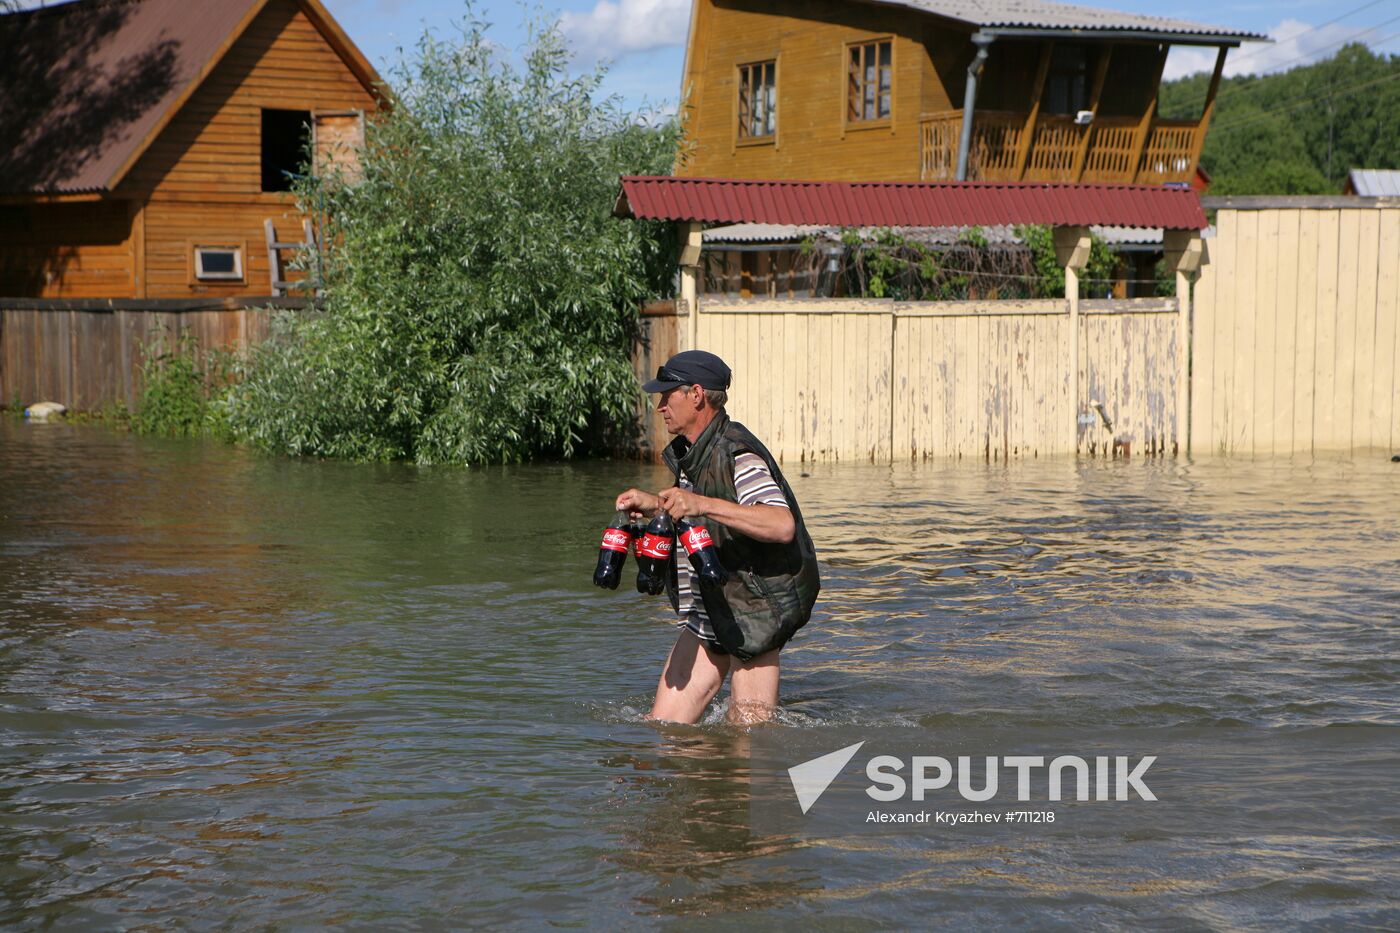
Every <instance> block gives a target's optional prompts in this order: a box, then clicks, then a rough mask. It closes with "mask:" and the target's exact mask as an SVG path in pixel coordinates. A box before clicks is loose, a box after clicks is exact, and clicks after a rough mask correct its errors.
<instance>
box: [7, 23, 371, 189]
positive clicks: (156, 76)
mask: <svg viewBox="0 0 1400 933" xmlns="http://www.w3.org/2000/svg"><path fill="white" fill-rule="evenodd" d="M267 2H268V0H76V2H73V3H65V4H62V5H59V6H51V7H47V8H44V9H38V10H30V11H26V12H20V13H9V14H5V15H3V16H0V193H8V194H39V193H59V194H65V193H82V192H103V191H108V190H110V189H111V188H112V187H113V186H114V185H115V184H116V183H117V181H119V180H120V176H121V175H122V174H123V173H124V172H125V170H126V169H127V168H128V167H129V166H130V165H131V163H132V161H133V160H134V158H135V157H136V156H137V155H139V154H140V152H141V151H142V150H143V149H144V147H145V145H147V144H148V143H149V142H150V140H151V138H152V134H153V133H154V132H155V131H157V130H159V129H160V128H161V127H162V126H163V125H164V123H165V121H166V120H168V119H169V117H170V116H171V114H172V110H173V108H177V107H178V106H179V105H180V104H181V103H182V102H183V101H184V100H185V98H186V97H187V96H188V94H189V93H190V92H191V91H193V90H194V88H195V87H196V86H197V85H198V84H199V82H200V81H201V80H202V79H203V77H204V75H206V74H208V72H209V71H210V69H212V68H213V67H214V65H215V64H217V63H218V60H219V59H220V58H221V57H222V55H223V52H224V51H226V50H227V49H228V47H229V46H230V45H231V44H232V43H233V41H235V40H236V39H237V38H238V36H239V35H241V34H242V31H243V29H244V28H245V27H246V26H247V24H248V23H250V22H251V21H252V19H253V18H254V17H255V16H256V15H257V13H258V12H259V11H260V10H262V8H263V7H264V6H265V5H266V4H267ZM297 5H298V6H299V7H301V8H302V9H303V12H305V13H306V14H307V15H308V16H309V17H310V18H311V20H312V22H314V23H316V25H317V26H318V28H320V29H321V30H322V32H323V33H324V34H326V36H327V39H328V40H329V41H330V42H331V44H332V45H333V46H334V47H336V48H337V49H338V50H339V51H340V52H341V55H342V57H344V58H345V59H346V61H347V64H348V65H349V66H350V68H351V70H352V71H353V72H355V73H356V75H357V76H359V77H360V80H361V81H362V82H364V83H365V84H366V86H367V87H368V86H370V85H372V84H375V83H377V82H378V76H377V75H375V74H374V69H373V68H371V67H370V65H369V63H368V61H366V60H365V59H364V57H363V56H362V55H361V54H360V52H359V50H357V49H355V48H354V46H353V45H351V44H350V43H349V40H348V39H347V38H346V37H345V36H344V33H342V32H341V31H340V28H339V26H337V25H336V24H335V22H334V20H332V19H331V18H330V15H329V14H328V13H326V11H325V9H324V7H323V6H322V5H321V4H320V3H319V2H318V0H297Z"/></svg>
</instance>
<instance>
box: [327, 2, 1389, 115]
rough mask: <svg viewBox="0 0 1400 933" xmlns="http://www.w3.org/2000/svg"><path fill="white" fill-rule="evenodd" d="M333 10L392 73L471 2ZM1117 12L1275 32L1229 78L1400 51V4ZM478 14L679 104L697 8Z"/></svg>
mask: <svg viewBox="0 0 1400 933" xmlns="http://www.w3.org/2000/svg"><path fill="white" fill-rule="evenodd" d="M323 2H325V3H326V5H327V7H329V9H330V10H331V12H332V13H333V14H334V15H335V17H336V18H337V19H338V20H339V21H340V23H341V25H342V26H343V27H344V28H345V30H346V31H347V32H348V33H349V34H350V37H351V38H352V39H354V41H355V42H356V43H357V44H358V45H359V46H360V48H362V49H363V50H364V51H365V54H367V55H368V56H369V57H370V59H371V60H372V61H373V62H374V63H375V65H376V66H378V67H380V68H381V70H387V69H386V68H385V67H384V66H385V65H386V63H387V62H389V61H391V60H392V59H393V58H394V56H395V50H396V49H397V48H398V47H399V46H411V45H412V43H413V42H414V40H416V39H417V38H418V36H419V35H421V34H422V32H423V30H424V29H425V28H430V29H434V30H437V31H439V32H441V33H442V34H444V35H447V34H450V32H451V30H452V24H453V23H454V22H457V21H460V20H461V19H462V18H463V16H464V15H465V11H466V9H467V7H466V4H465V3H464V2H463V0H323ZM1081 5H1088V4H1081ZM1099 5H1100V6H1103V5H1106V4H1099ZM1107 5H1108V6H1111V8H1113V9H1118V10H1126V11H1131V12H1135V13H1146V14H1154V15H1158V16H1170V17H1172V18H1175V19H1190V20H1195V21H1197V22H1202V23H1209V24H1211V25H1220V26H1230V27H1236V28H1240V29H1244V30H1247V31H1251V32H1261V33H1266V34H1268V35H1271V36H1274V37H1275V38H1276V39H1277V40H1278V41H1277V42H1275V43H1274V44H1272V45H1267V46H1262V47H1261V46H1258V45H1245V46H1243V47H1241V48H1240V49H1238V50H1235V51H1233V52H1231V53H1230V56H1231V61H1230V64H1228V65H1227V74H1228V73H1236V74H1237V73H1240V72H1261V71H1262V72H1267V71H1275V70H1279V69H1281V68H1288V67H1296V66H1297V65H1299V64H1306V63H1307V62H1310V61H1316V60H1319V59H1322V58H1326V57H1327V56H1328V55H1330V54H1331V53H1332V52H1333V51H1335V50H1336V49H1337V48H1339V47H1340V46H1341V45H1342V44H1343V43H1344V42H1346V41H1347V40H1350V39H1359V40H1360V41H1362V42H1367V43H1368V44H1370V45H1371V46H1372V47H1373V48H1374V49H1376V50H1377V51H1385V52H1391V53H1395V52H1397V51H1400V0H1373V2H1368V0H1340V2H1330V3H1329V2H1315V0H1272V2H1267V0H1243V2H1238V3H1232V2H1217V3H1210V2H1204V0H1186V2H1182V3H1177V4H1171V5H1169V4H1165V3H1161V2H1149V0H1115V2H1114V3H1112V4H1107ZM475 9H476V12H477V15H478V16H479V17H480V18H482V19H484V20H486V21H488V22H490V23H492V24H493V28H492V30H491V36H492V38H493V39H494V40H495V41H496V42H498V43H500V44H501V45H503V46H506V47H508V48H515V47H518V46H520V45H521V44H522V43H523V42H524V41H525V38H526V28H525V24H526V23H527V22H528V21H529V20H530V19H531V17H532V16H536V15H539V16H543V17H545V18H556V17H557V18H559V19H560V20H561V23H562V25H563V27H564V31H565V34H566V35H567V36H568V38H569V40H570V44H571V46H572V47H573V48H574V50H575V54H576V57H577V60H578V62H579V63H580V64H581V65H582V64H584V63H588V64H591V63H592V62H594V61H596V60H597V59H599V58H607V59H610V60H611V62H612V65H611V68H610V71H609V75H608V79H607V83H606V89H607V90H608V91H609V92H611V93H615V94H617V95H619V96H620V97H621V98H622V99H623V100H624V101H625V102H626V103H627V104H628V105H629V106H631V107H633V108H642V107H656V108H658V109H668V108H669V107H673V106H674V104H675V101H676V99H677V97H678V96H679V88H680V78H681V75H680V72H681V64H682V59H683V57H684V52H685V49H684V45H685V33H686V28H687V26H688V23H689V9H690V0H555V2H550V3H539V4H523V3H517V2H514V0H478V2H477V3H476V4H475ZM1334 20H1335V22H1332V21H1334ZM1213 61H1214V51H1213V50H1200V49H1187V48H1178V49H1174V50H1173V52H1172V57H1171V59H1170V60H1169V61H1168V64H1167V76H1168V77H1178V76H1180V75H1182V74H1188V73H1190V72H1192V71H1197V70H1201V69H1205V68H1208V67H1209V66H1210V65H1211V64H1213Z"/></svg>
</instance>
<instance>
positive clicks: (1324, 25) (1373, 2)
mask: <svg viewBox="0 0 1400 933" xmlns="http://www.w3.org/2000/svg"><path fill="white" fill-rule="evenodd" d="M1383 2H1385V0H1371V2H1370V3H1363V4H1361V6H1359V7H1357V8H1356V9H1354V10H1348V11H1347V12H1345V13H1343V14H1342V15H1341V16H1334V17H1333V18H1332V19H1329V20H1328V21H1327V22H1325V23H1318V24H1317V25H1316V26H1309V27H1308V28H1307V29H1304V30H1303V31H1302V32H1300V33H1298V34H1297V35H1296V36H1289V37H1288V41H1289V42H1297V41H1298V40H1299V39H1301V38H1302V37H1303V36H1306V35H1307V34H1308V33H1310V32H1317V31H1318V30H1319V29H1326V28H1327V27H1328V26H1331V25H1332V24H1333V23H1339V22H1341V21H1342V20H1344V19H1346V18H1347V17H1348V16H1351V15H1352V14H1354V13H1360V12H1361V11H1362V10H1369V9H1370V8H1371V7H1373V6H1375V5H1376V4H1378V3H1383ZM1268 50H1269V47H1268V46H1267V45H1261V46H1259V48H1257V49H1254V50H1252V51H1249V52H1245V53H1244V54H1243V55H1238V56H1236V57H1235V64H1237V65H1238V64H1239V63H1240V62H1242V61H1244V60H1245V59H1246V58H1253V57H1254V56H1256V55H1258V54H1260V53H1261V52H1267V51H1268Z"/></svg>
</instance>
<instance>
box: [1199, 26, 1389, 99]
mask: <svg viewBox="0 0 1400 933" xmlns="http://www.w3.org/2000/svg"><path fill="white" fill-rule="evenodd" d="M1379 2H1381V0H1374V2H1372V3H1368V4H1366V5H1365V6H1361V7H1357V8H1356V9H1355V10H1352V11H1351V13H1343V14H1342V15H1341V16H1338V17H1336V18H1335V19H1331V20H1328V21H1327V22H1325V23H1323V24H1322V25H1320V26H1314V27H1312V28H1311V29H1306V30H1304V31H1303V32H1300V33H1298V35H1296V36H1290V37H1289V39H1288V41H1290V42H1296V41H1297V40H1298V39H1299V38H1301V37H1303V36H1305V35H1307V34H1308V33H1310V32H1315V31H1317V30H1318V29H1321V28H1322V27H1323V26H1330V25H1332V24H1333V23H1335V22H1337V21H1338V20H1341V19H1345V18H1346V17H1348V16H1350V15H1352V13H1359V12H1361V11H1362V10H1364V9H1366V8H1367V7H1372V6H1375V5H1376V3H1379ZM1397 20H1400V16H1395V17H1392V18H1391V19H1388V20H1386V21H1385V22H1383V23H1376V24H1375V25H1374V26H1369V27H1367V28H1366V29H1363V30H1361V31H1360V32H1354V33H1352V34H1351V35H1349V36H1344V37H1343V38H1341V39H1338V40H1336V41H1334V42H1329V43H1327V44H1325V45H1321V46H1318V47H1317V48H1315V49H1313V50H1312V51H1310V52H1305V53H1303V54H1302V55H1298V56H1295V57H1294V58H1290V59H1288V60H1287V61H1285V62H1282V63H1281V64H1279V65H1277V66H1275V67H1274V68H1273V71H1274V72H1278V71H1283V70H1285V69H1286V68H1287V66H1289V65H1292V64H1294V63H1296V62H1301V61H1303V60H1305V59H1309V58H1313V57H1314V56H1316V55H1318V53H1320V52H1324V51H1326V50H1328V49H1330V48H1332V47H1333V46H1338V45H1344V44H1346V43H1348V42H1355V41H1356V40H1357V39H1360V38H1361V37H1362V36H1364V35H1366V34H1368V33H1372V32H1375V31H1376V30H1377V29H1380V28H1381V27H1382V26H1389V25H1390V24H1391V23H1393V22H1395V21H1397ZM1393 38H1395V36H1394V35H1391V36H1387V37H1386V38H1384V39H1381V40H1379V41H1377V42H1374V43H1370V44H1372V45H1374V46H1380V45H1383V44H1384V43H1386V42H1388V41H1389V40H1390V39H1393ZM1266 51H1268V47H1267V46H1266V47H1263V48H1259V49H1255V50H1254V51H1252V52H1249V53H1247V54H1245V55H1241V56H1239V57H1238V58H1236V59H1235V62H1236V64H1238V63H1239V62H1240V61H1242V60H1243V59H1246V58H1250V57H1252V56H1254V55H1258V54H1259V53H1261V52H1266ZM1258 87H1259V85H1257V84H1256V85H1252V86H1250V87H1245V88H1240V89H1239V90H1237V91H1235V92H1234V93H1231V92H1230V90H1229V89H1228V88H1227V89H1225V90H1223V91H1221V93H1220V94H1219V95H1218V96H1217V97H1216V104H1217V105H1219V103H1220V101H1222V100H1234V99H1235V98H1237V97H1239V96H1240V95H1242V94H1248V93H1250V92H1251V91H1254V90H1257V89H1258ZM1208 93H1209V92H1208V91H1207V94H1208ZM1205 99H1206V95H1204V94H1203V95H1201V96H1200V97H1198V98H1194V99H1193V100H1192V102H1191V105H1192V106H1193V107H1194V106H1196V105H1197V104H1204V103H1205Z"/></svg>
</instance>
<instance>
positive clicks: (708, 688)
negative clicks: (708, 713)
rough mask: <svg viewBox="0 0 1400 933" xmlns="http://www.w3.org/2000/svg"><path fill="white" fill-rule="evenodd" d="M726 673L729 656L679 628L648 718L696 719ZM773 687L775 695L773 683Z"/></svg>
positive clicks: (679, 720) (689, 631)
mask: <svg viewBox="0 0 1400 933" xmlns="http://www.w3.org/2000/svg"><path fill="white" fill-rule="evenodd" d="M727 673H729V657H728V656H727V655H723V654H720V653H719V652H717V651H711V650H710V648H709V646H708V645H706V644H705V643H704V642H703V641H701V640H700V639H699V638H697V637H696V635H695V633H694V632H692V631H691V630H690V629H688V628H682V629H681V633H680V635H679V636H678V637H677V638H676V643H675V644H674V645H673V646H671V653H670V654H669V655H668V656H667V657H666V667H665V668H664V669H663V670H662V671H661V680H660V681H659V682H658V683H657V685H656V702H655V703H653V704H652V707H651V715H650V716H648V717H647V718H648V719H662V720H665V721H667V722H698V721H699V719H700V716H701V715H702V714H703V713H704V712H705V707H706V706H708V705H709V704H710V701H711V700H713V699H714V698H715V694H717V693H719V688H720V687H721V686H723V684H724V675H725V674H727ZM775 684H776V681H775ZM774 690H775V693H774V695H775V696H776V686H775V688H774Z"/></svg>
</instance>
